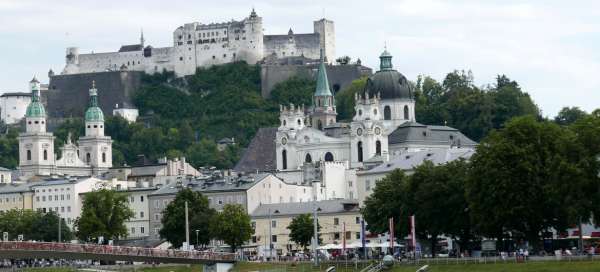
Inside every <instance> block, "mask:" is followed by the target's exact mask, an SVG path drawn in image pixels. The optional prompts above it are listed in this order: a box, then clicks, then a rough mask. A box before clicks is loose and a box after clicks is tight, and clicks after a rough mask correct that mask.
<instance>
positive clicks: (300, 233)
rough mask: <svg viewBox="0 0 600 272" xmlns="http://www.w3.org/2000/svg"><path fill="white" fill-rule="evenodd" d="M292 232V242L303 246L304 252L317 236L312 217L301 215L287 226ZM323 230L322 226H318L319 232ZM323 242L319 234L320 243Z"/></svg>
mask: <svg viewBox="0 0 600 272" xmlns="http://www.w3.org/2000/svg"><path fill="white" fill-rule="evenodd" d="M287 229H289V230H290V240H291V241H292V242H294V243H296V245H298V246H301V247H302V248H304V250H305V251H306V250H307V247H308V246H309V245H310V244H311V243H312V240H313V238H314V236H315V227H314V222H313V217H312V215H310V214H308V213H306V214H300V215H297V216H296V217H294V218H293V219H292V222H291V223H290V224H289V225H288V226H287ZM320 229H321V225H320V224H318V225H317V232H318V231H319V230H320ZM320 240H321V238H320V234H319V241H320Z"/></svg>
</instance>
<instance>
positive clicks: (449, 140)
mask: <svg viewBox="0 0 600 272" xmlns="http://www.w3.org/2000/svg"><path fill="white" fill-rule="evenodd" d="M388 143H389V144H390V145H393V144H402V143H407V144H429V145H451V146H469V147H474V146H476V145H477V143H476V142H475V141H473V140H471V139H469V138H467V136H465V135H464V134H462V133H461V132H460V131H459V130H458V129H455V128H452V127H448V126H427V125H423V124H419V123H417V122H406V123H404V124H402V125H400V126H398V128H396V130H394V131H393V132H392V133H391V134H390V135H389V136H388Z"/></svg>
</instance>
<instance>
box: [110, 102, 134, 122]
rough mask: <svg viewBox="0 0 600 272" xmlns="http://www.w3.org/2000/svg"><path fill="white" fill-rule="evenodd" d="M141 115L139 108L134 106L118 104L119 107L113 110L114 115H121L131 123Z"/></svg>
mask: <svg viewBox="0 0 600 272" xmlns="http://www.w3.org/2000/svg"><path fill="white" fill-rule="evenodd" d="M139 115H140V112H139V110H138V109H134V108H119V106H118V105H117V107H116V108H115V109H114V110H113V116H121V117H123V119H125V120H127V122H129V123H135V121H136V120H137V118H138V116H139Z"/></svg>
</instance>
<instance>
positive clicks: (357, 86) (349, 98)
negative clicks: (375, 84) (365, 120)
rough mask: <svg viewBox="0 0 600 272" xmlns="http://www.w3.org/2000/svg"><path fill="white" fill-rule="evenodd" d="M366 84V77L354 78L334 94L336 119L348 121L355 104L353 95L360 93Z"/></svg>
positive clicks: (352, 114) (350, 118)
mask: <svg viewBox="0 0 600 272" xmlns="http://www.w3.org/2000/svg"><path fill="white" fill-rule="evenodd" d="M366 84H367V78H366V77H362V78H360V79H356V80H354V81H352V83H351V84H350V85H349V86H348V87H346V88H344V89H343V90H341V91H339V92H338V93H337V94H335V102H336V110H337V114H338V115H337V119H338V120H339V121H349V120H352V118H353V117H354V115H355V112H354V105H355V97H354V96H355V95H356V94H357V93H362V92H363V90H364V89H365V85H366Z"/></svg>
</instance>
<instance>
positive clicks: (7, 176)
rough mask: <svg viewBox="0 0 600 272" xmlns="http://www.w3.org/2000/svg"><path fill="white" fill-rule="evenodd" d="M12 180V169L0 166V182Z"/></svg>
mask: <svg viewBox="0 0 600 272" xmlns="http://www.w3.org/2000/svg"><path fill="white" fill-rule="evenodd" d="M11 182H12V170H10V169H7V168H4V167H0V184H3V183H11Z"/></svg>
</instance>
